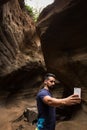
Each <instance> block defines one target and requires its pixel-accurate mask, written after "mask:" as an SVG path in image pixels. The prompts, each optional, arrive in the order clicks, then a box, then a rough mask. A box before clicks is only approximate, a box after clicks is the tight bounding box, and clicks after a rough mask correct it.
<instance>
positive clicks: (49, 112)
mask: <svg viewBox="0 0 87 130" xmlns="http://www.w3.org/2000/svg"><path fill="white" fill-rule="evenodd" d="M55 81H56V77H55V75H54V74H51V73H48V74H46V76H45V78H44V86H43V88H42V89H41V90H40V91H39V92H38V94H37V97H36V100H37V109H38V122H37V128H36V130H55V123H56V113H55V107H60V106H64V105H74V104H77V103H80V101H81V99H80V98H79V97H78V95H71V96H69V97H67V98H63V99H57V98H53V97H52V95H51V92H50V90H51V89H52V88H53V87H54V85H55Z"/></svg>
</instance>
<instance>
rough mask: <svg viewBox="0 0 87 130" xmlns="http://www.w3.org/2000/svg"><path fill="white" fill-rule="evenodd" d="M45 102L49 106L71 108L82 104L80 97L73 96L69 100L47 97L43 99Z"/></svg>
mask: <svg viewBox="0 0 87 130" xmlns="http://www.w3.org/2000/svg"><path fill="white" fill-rule="evenodd" d="M43 102H44V103H46V104H48V105H49V106H54V107H60V106H64V105H67V106H70V105H75V104H78V103H80V102H81V99H80V98H79V97H78V95H71V96H69V97H67V98H62V99H57V98H53V97H50V96H45V97H44V98H43Z"/></svg>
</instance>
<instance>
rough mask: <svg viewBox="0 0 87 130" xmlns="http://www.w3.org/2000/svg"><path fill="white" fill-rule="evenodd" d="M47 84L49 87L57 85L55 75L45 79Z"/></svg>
mask: <svg viewBox="0 0 87 130" xmlns="http://www.w3.org/2000/svg"><path fill="white" fill-rule="evenodd" d="M45 84H46V85H47V87H48V88H49V89H51V88H53V86H54V85H55V78H54V77H48V79H46V80H45Z"/></svg>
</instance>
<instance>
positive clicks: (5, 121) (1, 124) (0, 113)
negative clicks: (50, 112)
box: [0, 99, 35, 130]
mask: <svg viewBox="0 0 87 130" xmlns="http://www.w3.org/2000/svg"><path fill="white" fill-rule="evenodd" d="M33 106H35V101H33V100H31V99H29V100H24V101H23V100H22V101H19V102H18V103H17V102H13V103H9V104H8V105H6V104H3V105H2V104H1V105H0V130H23V129H24V130H35V125H32V123H29V122H27V120H26V119H22V120H20V121H17V122H14V121H15V120H16V119H17V118H19V117H20V116H21V115H22V114H23V112H24V110H25V108H27V107H33Z"/></svg>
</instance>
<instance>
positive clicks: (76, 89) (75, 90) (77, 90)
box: [74, 87, 81, 98]
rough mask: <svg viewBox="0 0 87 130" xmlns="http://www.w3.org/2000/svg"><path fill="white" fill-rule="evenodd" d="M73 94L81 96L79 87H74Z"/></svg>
mask: <svg viewBox="0 0 87 130" xmlns="http://www.w3.org/2000/svg"><path fill="white" fill-rule="evenodd" d="M74 94H75V95H78V96H79V98H81V88H76V87H75V88H74Z"/></svg>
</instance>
